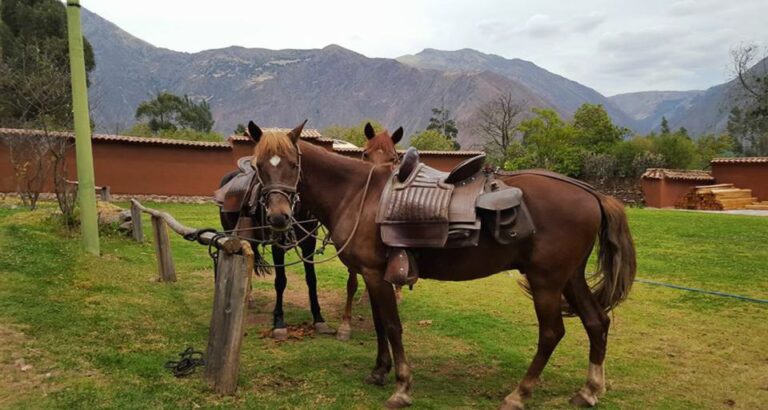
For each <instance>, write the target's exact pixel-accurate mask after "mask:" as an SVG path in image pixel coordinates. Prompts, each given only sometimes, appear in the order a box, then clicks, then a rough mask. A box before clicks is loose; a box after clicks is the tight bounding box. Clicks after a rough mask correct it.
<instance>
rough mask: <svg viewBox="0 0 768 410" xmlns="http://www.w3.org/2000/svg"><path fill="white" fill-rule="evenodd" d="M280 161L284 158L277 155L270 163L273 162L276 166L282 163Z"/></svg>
mask: <svg viewBox="0 0 768 410" xmlns="http://www.w3.org/2000/svg"><path fill="white" fill-rule="evenodd" d="M280 161H282V158H280V157H279V156H277V155H275V156H273V157H272V158H270V159H269V163H270V164H272V166H273V167H276V166H277V165H278V164H279V163H280Z"/></svg>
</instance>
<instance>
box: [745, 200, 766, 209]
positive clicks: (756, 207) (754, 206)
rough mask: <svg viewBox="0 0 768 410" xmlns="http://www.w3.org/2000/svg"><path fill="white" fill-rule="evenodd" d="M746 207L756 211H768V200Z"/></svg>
mask: <svg viewBox="0 0 768 410" xmlns="http://www.w3.org/2000/svg"><path fill="white" fill-rule="evenodd" d="M745 208H746V209H754V210H756V211H768V201H763V202H755V203H754V204H752V205H747V206H746V207H745Z"/></svg>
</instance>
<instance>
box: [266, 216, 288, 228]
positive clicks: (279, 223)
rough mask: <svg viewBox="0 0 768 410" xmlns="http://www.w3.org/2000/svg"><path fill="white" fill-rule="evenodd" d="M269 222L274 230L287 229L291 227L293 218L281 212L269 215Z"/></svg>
mask: <svg viewBox="0 0 768 410" xmlns="http://www.w3.org/2000/svg"><path fill="white" fill-rule="evenodd" d="M267 223H269V226H270V227H271V228H272V230H274V231H279V232H282V231H287V230H288V228H290V227H291V220H290V218H289V216H288V215H286V214H283V213H279V214H274V215H267Z"/></svg>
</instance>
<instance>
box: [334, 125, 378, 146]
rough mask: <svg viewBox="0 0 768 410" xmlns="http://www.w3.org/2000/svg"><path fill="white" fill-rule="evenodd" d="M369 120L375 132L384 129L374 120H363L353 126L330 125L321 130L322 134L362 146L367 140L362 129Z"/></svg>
mask: <svg viewBox="0 0 768 410" xmlns="http://www.w3.org/2000/svg"><path fill="white" fill-rule="evenodd" d="M369 122H370V123H371V125H372V126H373V129H374V131H376V133H379V132H382V131H383V130H384V127H383V126H382V125H381V124H379V123H378V122H376V121H372V120H363V121H361V122H360V123H359V124H357V125H356V126H354V127H344V126H341V125H331V126H330V127H327V128H325V129H324V130H323V131H322V134H323V136H324V137H326V138H331V139H337V140H343V141H347V142H349V143H352V144H354V145H356V146H358V147H364V146H365V143H366V142H367V141H368V140H367V139H366V138H365V132H364V131H363V129H364V128H365V124H367V123H369Z"/></svg>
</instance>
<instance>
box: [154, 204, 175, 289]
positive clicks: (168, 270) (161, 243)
mask: <svg viewBox="0 0 768 410" xmlns="http://www.w3.org/2000/svg"><path fill="white" fill-rule="evenodd" d="M152 233H153V235H154V239H155V253H156V254H157V271H158V273H159V277H158V279H157V280H158V281H160V282H176V267H175V266H174V265H173V256H171V241H170V240H169V239H168V228H167V227H166V224H165V220H164V219H163V218H160V217H157V216H154V215H153V216H152Z"/></svg>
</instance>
